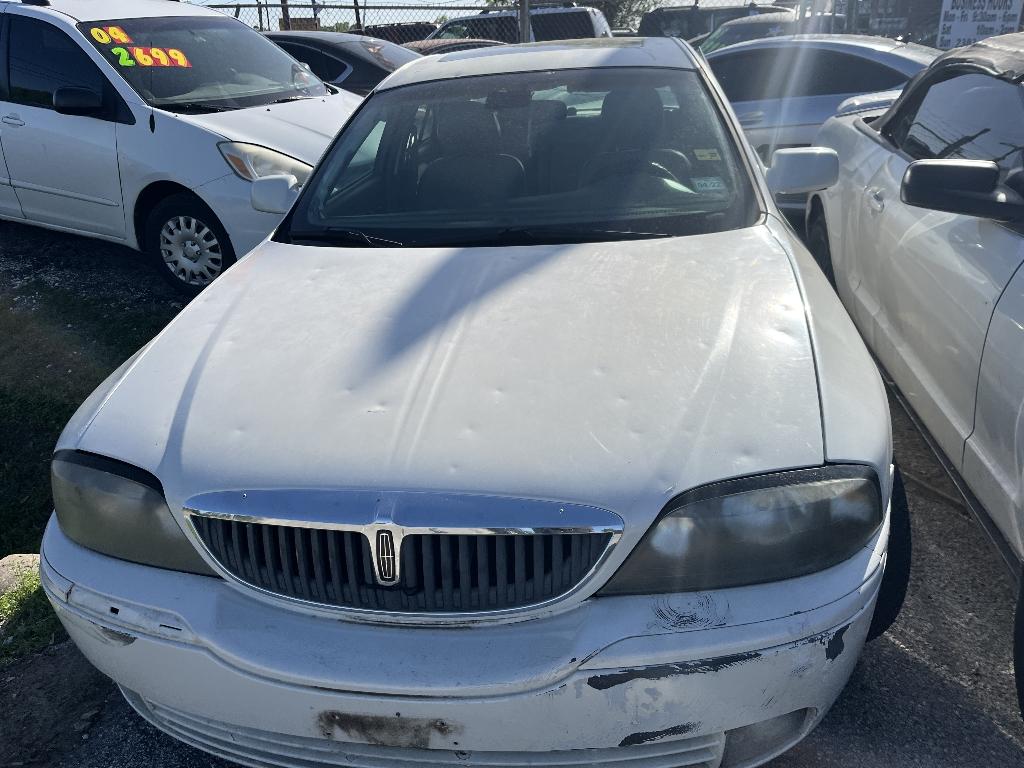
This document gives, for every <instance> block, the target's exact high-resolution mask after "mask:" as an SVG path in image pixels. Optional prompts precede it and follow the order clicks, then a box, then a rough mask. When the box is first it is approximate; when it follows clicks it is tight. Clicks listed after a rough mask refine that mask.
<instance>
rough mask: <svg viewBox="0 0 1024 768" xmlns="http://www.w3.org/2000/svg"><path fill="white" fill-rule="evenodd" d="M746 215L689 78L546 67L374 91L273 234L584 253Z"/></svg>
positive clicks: (294, 238)
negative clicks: (588, 247)
mask: <svg viewBox="0 0 1024 768" xmlns="http://www.w3.org/2000/svg"><path fill="white" fill-rule="evenodd" d="M454 85H457V87H453V86H454ZM757 215H758V207H757V201H756V197H755V193H754V191H753V186H752V183H751V180H750V177H749V175H748V172H747V170H746V169H745V167H744V166H743V164H742V163H741V162H740V160H739V154H738V151H737V148H736V145H735V143H734V141H733V138H732V137H731V136H730V134H729V132H728V131H727V130H726V127H725V125H724V123H723V119H722V116H721V114H720V112H719V111H718V109H717V108H716V107H715V105H714V103H713V102H712V100H711V98H710V96H709V95H708V93H707V91H706V90H705V87H704V85H703V83H702V81H701V78H700V76H699V75H698V74H697V73H696V72H693V71H688V70H675V69H655V68H651V69H647V68H622V69H618V68H599V69H589V70H556V71H548V72H525V73H516V74H501V75H488V76H478V77H467V78H460V79H458V80H457V81H453V80H442V81H434V82H428V83H422V84H414V85H409V86H404V87H400V88H395V89H390V90H385V91H382V92H380V93H377V94H375V95H373V96H371V97H370V99H369V100H368V101H367V102H366V103H365V104H364V106H363V108H362V109H361V110H360V111H359V112H358V113H357V114H356V116H355V117H354V118H353V120H352V122H351V123H350V124H349V125H348V126H347V127H346V128H345V129H344V131H343V132H342V134H341V136H340V137H339V138H338V140H337V141H336V143H335V145H334V146H333V147H332V149H331V150H330V151H329V153H328V155H327V157H326V158H325V159H324V160H323V161H322V163H321V164H320V166H319V167H318V169H317V171H316V172H315V174H314V176H313V178H312V179H311V181H310V182H309V183H308V184H307V185H306V189H305V190H304V192H303V194H302V195H301V197H300V200H299V202H298V204H297V206H296V208H295V211H294V214H293V215H292V216H291V217H289V219H288V221H287V222H286V224H285V225H284V226H283V227H282V229H281V230H280V231H279V233H278V239H283V240H288V241H291V242H298V241H304V242H309V243H311V244H345V245H353V246H367V247H372V246H398V245H402V246H412V247H414V246H442V245H473V244H479V245H487V244H532V243H542V242H583V241H596V240H622V239H635V238H646V237H668V236H677V235H689V234H698V233H705V232H715V231H722V230H727V229H735V228H739V227H744V226H749V225H750V224H752V223H753V221H754V220H755V218H756V216H757Z"/></svg>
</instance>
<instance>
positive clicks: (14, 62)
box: [8, 14, 107, 109]
mask: <svg viewBox="0 0 1024 768" xmlns="http://www.w3.org/2000/svg"><path fill="white" fill-rule="evenodd" d="M8 23H9V25H10V26H9V30H8V46H9V51H10V53H9V62H10V67H9V70H8V71H9V76H10V86H9V87H10V96H9V100H10V101H13V102H15V103H17V104H25V105H27V106H32V107H44V108H46V109H53V93H54V91H56V90H57V89H58V88H62V87H64V86H77V87H79V88H89V89H91V90H93V91H96V92H98V93H104V92H105V90H106V83H107V80H106V78H105V77H104V76H103V73H102V72H100V70H99V67H97V66H96V64H95V62H93V60H92V59H90V58H89V55H88V54H87V53H86V52H85V51H84V50H82V48H81V46H79V45H78V43H76V42H75V41H74V40H72V39H71V37H70V36H69V35H67V34H66V33H65V32H64V31H63V30H60V29H58V28H57V27H55V26H53V25H52V24H48V23H46V22H45V21H40V20H39V19H30V18H27V17H25V16H16V15H13V14H11V15H8Z"/></svg>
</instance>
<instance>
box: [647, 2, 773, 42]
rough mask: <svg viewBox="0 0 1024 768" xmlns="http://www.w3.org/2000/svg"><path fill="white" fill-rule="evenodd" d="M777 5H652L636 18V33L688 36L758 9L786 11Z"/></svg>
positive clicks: (759, 10) (712, 28)
mask: <svg viewBox="0 0 1024 768" xmlns="http://www.w3.org/2000/svg"><path fill="white" fill-rule="evenodd" d="M788 10H789V9H788V8H784V7H782V6H778V5H756V4H754V3H749V4H747V5H723V6H714V7H711V6H709V7H701V6H699V5H698V4H697V3H696V2H695V3H694V4H693V5H685V6H672V7H666V8H655V9H654V10H653V11H650V12H648V13H645V14H644V15H643V17H642V18H641V19H640V27H639V29H638V30H637V34H638V35H639V36H640V37H679V38H682V39H683V40H691V39H693V38H695V37H700V36H701V35H706V34H708V33H709V32H714V31H715V30H716V29H718V27H720V26H722V25H723V24H725V22H727V21H732V20H733V19H739V18H742V17H744V16H756V15H758V14H762V13H779V12H780V11H788Z"/></svg>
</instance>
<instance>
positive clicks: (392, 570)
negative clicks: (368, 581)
mask: <svg viewBox="0 0 1024 768" xmlns="http://www.w3.org/2000/svg"><path fill="white" fill-rule="evenodd" d="M377 580H378V581H379V582H380V583H381V584H394V583H395V582H396V581H397V580H398V553H397V552H395V537H394V536H393V535H392V533H391V531H389V530H387V529H386V528H385V529H381V530H379V531H377Z"/></svg>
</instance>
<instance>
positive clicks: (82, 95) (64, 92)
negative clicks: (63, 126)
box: [53, 85, 103, 115]
mask: <svg viewBox="0 0 1024 768" xmlns="http://www.w3.org/2000/svg"><path fill="white" fill-rule="evenodd" d="M53 108H54V110H55V111H57V112H59V113H60V114H62V115H93V114H96V113H97V112H99V111H100V110H101V109H103V94H101V93H99V92H98V91H94V90H92V89H91V88H79V87H78V86H73V85H65V86H62V87H60V88H58V89H57V90H56V91H54V92H53Z"/></svg>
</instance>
